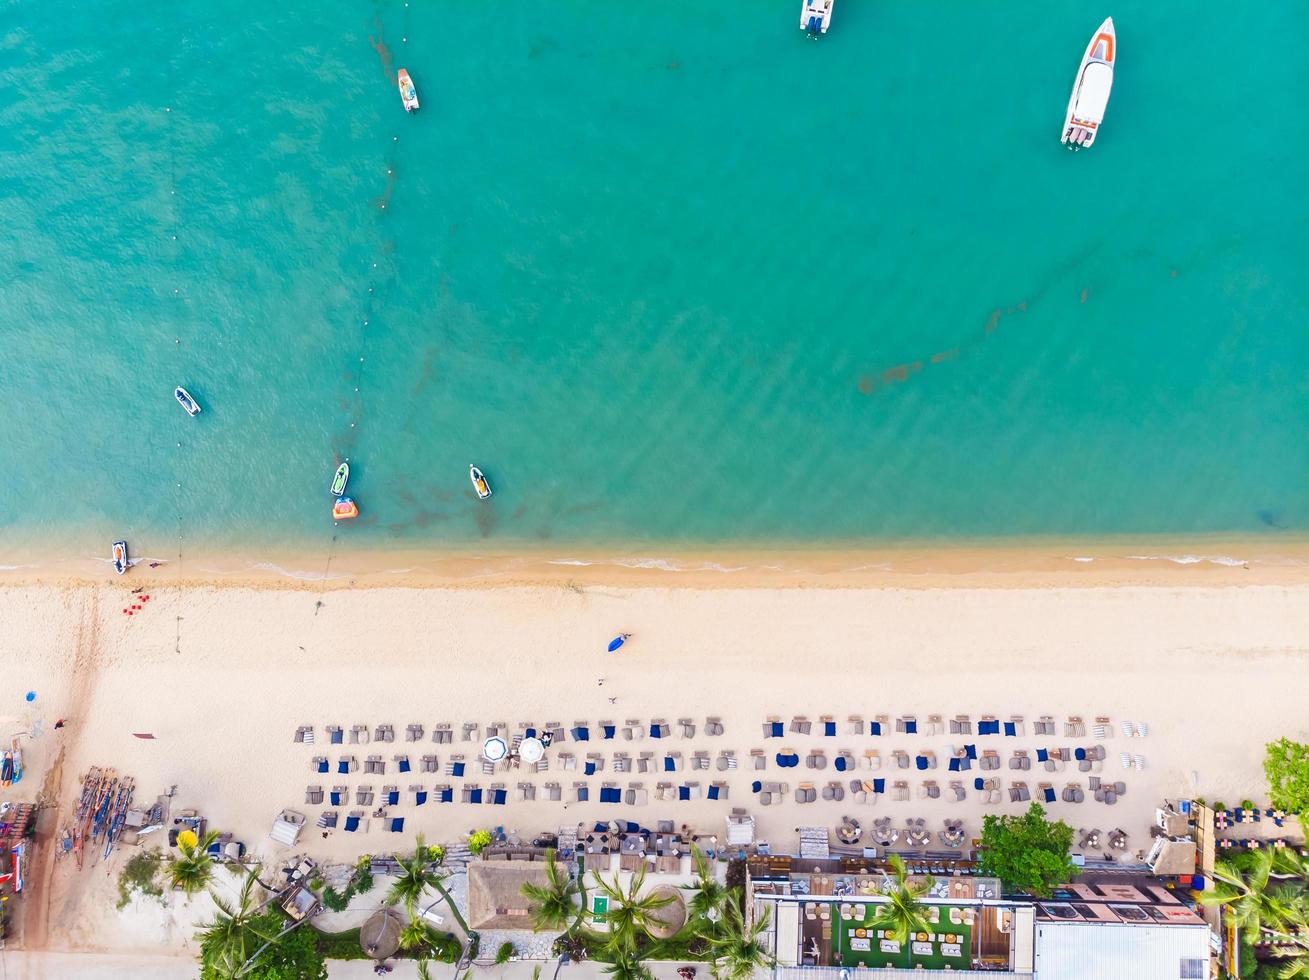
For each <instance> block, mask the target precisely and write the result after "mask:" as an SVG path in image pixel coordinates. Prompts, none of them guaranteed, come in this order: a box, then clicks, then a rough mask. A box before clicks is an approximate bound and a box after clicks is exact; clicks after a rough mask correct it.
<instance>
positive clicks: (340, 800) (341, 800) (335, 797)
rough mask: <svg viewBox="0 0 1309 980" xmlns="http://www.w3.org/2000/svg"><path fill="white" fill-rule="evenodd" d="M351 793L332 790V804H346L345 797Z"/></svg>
mask: <svg viewBox="0 0 1309 980" xmlns="http://www.w3.org/2000/svg"><path fill="white" fill-rule="evenodd" d="M349 795H350V794H349V793H341V792H338V791H337V790H332V806H344V805H345V798H346V797H347V796H349Z"/></svg>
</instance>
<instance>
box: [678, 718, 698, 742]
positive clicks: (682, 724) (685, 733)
mask: <svg viewBox="0 0 1309 980" xmlns="http://www.w3.org/2000/svg"><path fill="white" fill-rule="evenodd" d="M677 729H678V731H679V732H680V734H681V736H682V738H695V722H693V721H692V720H691V719H690V718H679V719H678V720H677Z"/></svg>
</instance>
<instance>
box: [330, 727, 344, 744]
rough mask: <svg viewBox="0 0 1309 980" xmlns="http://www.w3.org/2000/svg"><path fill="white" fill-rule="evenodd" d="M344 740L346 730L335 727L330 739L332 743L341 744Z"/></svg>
mask: <svg viewBox="0 0 1309 980" xmlns="http://www.w3.org/2000/svg"><path fill="white" fill-rule="evenodd" d="M344 740H345V732H343V731H341V729H339V728H333V729H332V738H331V740H330V742H331V744H332V745H340V744H341V743H342V742H343V741H344Z"/></svg>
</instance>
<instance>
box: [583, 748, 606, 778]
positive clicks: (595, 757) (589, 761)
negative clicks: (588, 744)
mask: <svg viewBox="0 0 1309 980" xmlns="http://www.w3.org/2000/svg"><path fill="white" fill-rule="evenodd" d="M604 767H605V757H604V756H603V755H601V754H600V753H599V752H589V753H587V756H586V764H585V766H584V767H583V770H582V771H583V772H585V773H586V774H587V775H588V776H594V775H595V774H596V773H597V772H601V771H602V770H603V769H604Z"/></svg>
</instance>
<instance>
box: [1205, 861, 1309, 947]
mask: <svg viewBox="0 0 1309 980" xmlns="http://www.w3.org/2000/svg"><path fill="white" fill-rule="evenodd" d="M1286 862H1287V859H1285V858H1278V857H1275V856H1274V853H1273V851H1271V850H1258V851H1254V852H1253V853H1252V854H1251V857H1250V870H1249V871H1247V872H1245V873H1244V874H1243V873H1242V872H1241V871H1240V870H1239V869H1238V868H1237V867H1236V866H1235V865H1233V864H1232V863H1231V862H1230V861H1227V860H1225V859H1223V858H1219V859H1218V860H1217V861H1216V862H1215V863H1214V887H1213V889H1212V890H1209V891H1204V892H1200V893H1199V894H1198V895H1197V896H1196V898H1198V899H1199V900H1200V902H1201V903H1202V904H1204V905H1220V906H1223V907H1225V908H1226V909H1227V914H1228V916H1229V917H1230V918H1231V920H1232V923H1233V924H1234V925H1235V926H1236V928H1237V929H1238V930H1240V932H1241V934H1242V936H1243V937H1244V938H1245V941H1246V942H1248V943H1253V942H1256V941H1257V940H1258V939H1259V933H1260V931H1261V930H1262V929H1263V928H1264V927H1268V928H1271V929H1276V928H1277V927H1278V926H1279V925H1281V924H1282V923H1284V922H1286V921H1287V919H1288V915H1289V914H1290V911H1291V910H1290V909H1289V907H1288V903H1289V902H1291V901H1292V900H1293V898H1294V895H1295V893H1296V892H1297V891H1299V890H1302V888H1303V886H1301V888H1300V889H1297V887H1296V886H1295V885H1289V884H1286V885H1274V886H1273V887H1269V883H1268V878H1269V875H1270V874H1272V872H1273V868H1274V865H1275V864H1279V865H1280V866H1281V867H1284V868H1288V869H1289V868H1290V865H1289V864H1287V863H1286Z"/></svg>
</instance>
